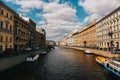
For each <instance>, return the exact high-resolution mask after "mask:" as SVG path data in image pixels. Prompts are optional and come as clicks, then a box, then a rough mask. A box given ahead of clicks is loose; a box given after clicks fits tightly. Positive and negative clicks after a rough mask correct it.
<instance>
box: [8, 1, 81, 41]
mask: <svg viewBox="0 0 120 80" xmlns="http://www.w3.org/2000/svg"><path fill="white" fill-rule="evenodd" d="M6 1H7V2H11V3H14V4H17V5H20V8H19V9H18V11H21V12H23V13H28V12H30V11H31V10H36V9H37V10H41V11H42V12H41V13H36V15H35V16H36V17H38V18H41V21H38V23H37V24H38V26H39V25H41V26H39V27H43V28H44V29H45V30H46V33H47V38H50V39H54V40H59V39H60V38H63V36H64V35H66V34H69V33H70V32H71V31H73V30H74V29H76V28H78V26H77V25H80V23H79V22H78V19H77V16H76V12H77V11H76V9H75V8H73V7H72V6H71V4H70V2H68V3H62V4H59V0H49V3H48V2H45V1H44V0H6Z"/></svg>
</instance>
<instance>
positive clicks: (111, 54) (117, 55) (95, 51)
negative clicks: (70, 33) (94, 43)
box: [70, 47, 120, 60]
mask: <svg viewBox="0 0 120 80" xmlns="http://www.w3.org/2000/svg"><path fill="white" fill-rule="evenodd" d="M70 48H72V49H77V50H89V51H90V52H91V53H93V54H96V55H100V56H104V57H108V58H117V59H119V60H120V54H113V53H111V52H110V51H103V50H96V49H89V48H79V47H70Z"/></svg>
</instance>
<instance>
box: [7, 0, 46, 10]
mask: <svg viewBox="0 0 120 80" xmlns="http://www.w3.org/2000/svg"><path fill="white" fill-rule="evenodd" d="M5 1H6V2H11V3H13V4H16V5H20V6H21V8H20V9H18V11H21V12H29V11H30V10H34V9H42V6H43V5H44V2H43V0H5ZM26 10H27V11H26ZM28 10H29V11H28Z"/></svg>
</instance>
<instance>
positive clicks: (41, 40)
mask: <svg viewBox="0 0 120 80" xmlns="http://www.w3.org/2000/svg"><path fill="white" fill-rule="evenodd" d="M36 32H38V37H36V38H37V39H36V45H38V44H37V43H39V47H42V46H45V43H46V32H45V30H44V29H43V28H38V27H37V28H36ZM38 39H39V40H38Z"/></svg>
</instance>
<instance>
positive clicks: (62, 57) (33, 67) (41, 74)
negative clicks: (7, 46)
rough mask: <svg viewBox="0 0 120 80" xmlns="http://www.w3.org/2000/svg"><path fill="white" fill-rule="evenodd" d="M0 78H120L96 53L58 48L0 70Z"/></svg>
mask: <svg viewBox="0 0 120 80" xmlns="http://www.w3.org/2000/svg"><path fill="white" fill-rule="evenodd" d="M0 80H119V79H118V78H116V77H115V76H114V75H112V74H111V73H110V72H109V71H107V70H106V69H104V68H103V67H102V66H101V65H99V64H98V63H97V62H96V61H95V55H91V54H84V53H82V52H81V51H78V50H73V49H65V48H58V47H56V49H54V50H52V51H51V52H50V53H48V54H47V55H41V56H40V59H39V60H38V61H36V62H30V63H26V62H24V63H22V64H20V65H17V66H15V67H13V68H11V69H8V70H5V71H3V72H0Z"/></svg>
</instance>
